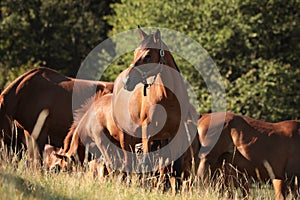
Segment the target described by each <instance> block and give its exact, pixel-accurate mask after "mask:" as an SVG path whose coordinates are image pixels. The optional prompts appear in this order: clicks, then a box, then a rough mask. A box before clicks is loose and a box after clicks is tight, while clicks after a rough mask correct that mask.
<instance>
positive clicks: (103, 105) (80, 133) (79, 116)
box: [48, 93, 137, 172]
mask: <svg viewBox="0 0 300 200" xmlns="http://www.w3.org/2000/svg"><path fill="white" fill-rule="evenodd" d="M111 99H112V94H107V95H104V96H102V94H101V93H100V94H98V93H96V95H95V96H94V97H92V98H91V99H90V100H89V101H88V102H87V103H86V105H84V106H83V107H82V108H80V109H79V110H77V111H76V117H75V119H74V122H73V125H72V128H71V129H70V131H69V133H68V137H67V138H66V140H65V146H64V150H63V151H61V152H59V153H56V154H55V156H56V157H57V158H52V159H54V160H55V161H51V162H50V165H51V166H48V167H49V168H50V169H51V168H53V167H54V166H55V165H57V164H58V165H59V166H60V167H62V168H67V165H68V161H71V160H72V157H73V156H74V155H76V154H77V153H78V147H79V145H80V143H82V144H83V145H89V146H90V145H91V144H92V143H95V144H96V145H97V147H98V149H99V150H100V153H101V155H103V156H104V159H105V164H106V166H108V169H109V172H111V171H112V170H111V168H110V167H109V166H111V165H112V162H114V163H115V164H116V165H115V166H118V168H119V169H121V168H122V166H121V165H122V163H123V160H122V158H121V157H122V149H125V147H124V145H125V143H124V140H123V138H124V136H123V132H122V131H121V130H120V129H119V128H118V127H117V126H116V124H115V122H114V120H113V117H112V100H111ZM70 136H72V137H70ZM70 139H71V140H70ZM136 143H137V142H136ZM134 145H135V143H134V144H131V146H130V149H134V148H135V146H134ZM90 152H91V153H95V152H92V151H90ZM99 156H100V154H98V155H96V158H99Z"/></svg>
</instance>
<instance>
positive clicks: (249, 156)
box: [198, 113, 300, 199]
mask: <svg viewBox="0 0 300 200" xmlns="http://www.w3.org/2000/svg"><path fill="white" fill-rule="evenodd" d="M223 115H224V113H212V114H206V115H203V116H202V117H201V118H200V120H199V124H198V132H199V139H200V142H201V145H202V147H201V148H202V150H200V157H201V161H200V165H199V168H198V176H200V177H202V178H204V177H205V176H206V175H207V171H208V168H209V166H215V165H216V163H217V161H218V159H219V158H220V156H223V155H224V153H229V155H231V156H232V157H231V158H230V159H227V162H230V163H232V164H233V165H234V166H236V167H237V168H238V169H239V170H240V171H242V172H246V173H247V174H249V175H250V176H252V177H254V178H260V179H271V180H272V183H273V186H274V190H275V195H276V199H282V198H285V197H286V195H287V187H288V183H289V182H290V183H291V182H292V180H293V179H294V178H295V177H299V176H300V157H299V153H300V121H296V120H289V121H282V122H278V123H268V122H263V121H259V120H255V119H252V118H249V117H246V116H242V115H237V114H233V113H226V117H225V120H218V118H219V117H218V116H223ZM212 117H214V119H216V120H214V121H211V119H212ZM221 118H222V117H221ZM221 118H220V119H221ZM216 127H223V129H222V132H221V133H219V137H211V136H212V135H213V134H216V133H214V131H213V130H214V129H215V128H216ZM215 139H216V140H217V141H213V140H215ZM215 142H216V143H215ZM214 143H215V145H214V146H211V145H212V144H214ZM206 149H209V151H206ZM235 150H236V152H235ZM257 170H258V172H259V173H258V174H257ZM292 187H294V186H293V185H292ZM293 189H298V188H293ZM294 195H297V194H296V193H294Z"/></svg>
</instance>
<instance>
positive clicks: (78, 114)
mask: <svg viewBox="0 0 300 200" xmlns="http://www.w3.org/2000/svg"><path fill="white" fill-rule="evenodd" d="M96 96H97V93H95V94H94V95H93V96H91V97H89V98H88V99H86V100H85V102H84V103H83V104H82V105H81V107H80V108H78V109H77V110H75V111H74V120H73V124H75V126H77V125H78V123H79V121H80V120H81V118H82V117H83V115H84V114H85V113H86V111H87V110H88V109H89V108H90V107H91V105H92V104H93V102H94V100H95V97H96ZM72 126H73V125H72Z"/></svg>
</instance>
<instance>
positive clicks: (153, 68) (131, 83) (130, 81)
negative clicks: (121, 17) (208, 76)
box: [123, 27, 179, 91]
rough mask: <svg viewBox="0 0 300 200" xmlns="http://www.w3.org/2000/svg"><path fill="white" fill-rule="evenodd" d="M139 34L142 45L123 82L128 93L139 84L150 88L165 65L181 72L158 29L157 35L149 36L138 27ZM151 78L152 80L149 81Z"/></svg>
mask: <svg viewBox="0 0 300 200" xmlns="http://www.w3.org/2000/svg"><path fill="white" fill-rule="evenodd" d="M138 33H139V36H140V39H141V43H140V44H139V46H138V47H137V48H136V50H135V52H134V59H133V62H132V64H131V65H130V68H129V69H128V73H127V75H126V77H125V79H124V80H123V84H124V88H125V89H126V90H128V91H132V90H134V88H135V86H136V85H137V84H138V83H142V84H144V86H145V88H147V87H150V86H151V85H152V84H153V83H154V82H155V80H156V78H157V76H158V74H160V73H161V72H162V71H163V65H166V66H169V67H171V68H174V69H175V70H176V71H179V69H178V67H177V65H176V63H175V61H174V58H173V56H172V55H171V53H170V51H169V48H168V47H167V45H166V44H165V43H164V42H163V41H162V39H161V34H160V31H159V30H158V29H157V30H156V32H155V33H153V34H149V35H148V34H146V33H145V32H144V31H143V30H142V29H141V28H140V27H138ZM150 77H152V80H150V81H149V80H148V79H149V78H150Z"/></svg>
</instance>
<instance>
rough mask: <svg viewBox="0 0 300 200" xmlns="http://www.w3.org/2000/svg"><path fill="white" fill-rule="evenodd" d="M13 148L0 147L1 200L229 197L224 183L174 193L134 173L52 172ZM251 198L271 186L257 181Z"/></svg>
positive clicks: (266, 194) (269, 195)
mask: <svg viewBox="0 0 300 200" xmlns="http://www.w3.org/2000/svg"><path fill="white" fill-rule="evenodd" d="M11 152H12V150H7V149H6V148H3V147H2V148H1V149H0V155H1V161H0V199H8V200H9V199H14V200H15V199H43V200H48V199H49V200H50V199H130V200H134V199H151V200H153V199H160V200H164V199H197V200H199V199H205V200H207V199H228V196H227V191H226V190H225V192H224V193H223V194H221V192H220V189H221V186H222V184H223V182H222V180H221V179H220V180H219V181H217V184H216V185H212V184H211V185H209V186H204V184H203V183H202V182H201V181H197V180H195V181H193V182H192V186H191V187H190V188H188V189H186V188H185V189H182V190H180V191H178V193H177V194H176V195H173V194H172V192H171V191H170V190H168V189H167V190H165V191H162V190H158V189H154V188H153V187H150V186H149V185H143V184H141V182H140V181H139V180H138V177H137V176H135V175H133V176H132V181H131V183H130V184H128V183H125V182H124V181H121V176H120V175H115V176H113V177H109V178H108V177H106V178H104V179H100V178H98V177H95V176H94V173H93V172H91V171H89V170H87V169H86V168H85V167H77V169H76V170H75V171H72V172H60V173H53V172H49V171H46V170H45V169H44V168H43V167H41V166H40V167H32V166H31V165H30V164H29V163H28V162H27V157H26V155H27V154H26V153H23V155H22V158H21V159H19V156H18V155H17V154H15V153H11ZM233 192H234V193H235V197H234V199H242V196H241V192H240V190H238V189H235V188H233ZM249 199H274V193H273V189H272V185H271V184H268V183H262V184H259V183H254V184H252V185H251V194H250V196H249Z"/></svg>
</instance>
